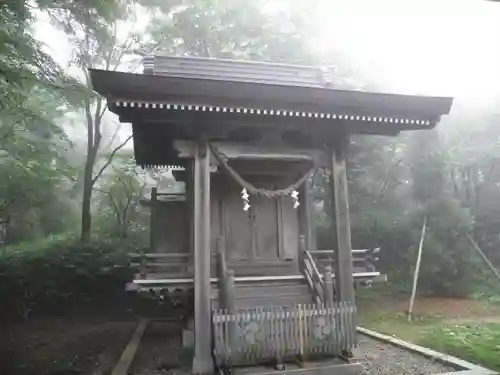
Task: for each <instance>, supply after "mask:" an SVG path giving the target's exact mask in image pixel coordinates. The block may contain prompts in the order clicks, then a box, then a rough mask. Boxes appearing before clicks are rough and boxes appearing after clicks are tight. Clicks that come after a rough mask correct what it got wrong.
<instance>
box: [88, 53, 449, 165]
mask: <svg viewBox="0 0 500 375" xmlns="http://www.w3.org/2000/svg"><path fill="white" fill-rule="evenodd" d="M90 74H91V79H92V85H93V88H94V90H95V91H97V92H98V93H99V94H101V95H103V96H105V97H107V99H108V107H109V109H110V110H111V111H112V112H114V113H116V114H118V115H119V117H120V121H122V122H132V124H133V131H134V145H135V150H136V158H137V157H138V151H139V154H140V155H142V152H143V151H141V150H138V148H141V149H142V148H143V149H150V151H146V150H144V155H143V156H144V157H142V156H141V158H142V159H144V160H142V161H140V160H137V161H138V163H139V164H163V162H162V163H159V162H158V160H159V159H160V156H158V155H157V156H155V157H152V156H151V155H152V154H151V153H154V152H156V151H152V149H155V148H158V151H157V153H159V152H160V149H161V150H163V153H164V152H165V141H166V140H172V139H192V138H195V137H197V136H199V132H200V131H203V132H204V133H205V135H207V136H208V137H209V138H211V137H212V138H213V137H215V138H217V139H219V140H223V139H228V140H234V139H233V138H234V136H233V130H234V129H235V125H237V126H236V127H240V128H241V127H246V129H245V131H247V133H248V128H262V127H266V128H267V129H272V128H277V127H280V126H281V127H288V128H293V127H295V128H294V129H295V130H296V131H297V132H300V131H302V132H305V133H307V135H311V136H316V137H317V138H319V140H322V139H324V136H325V134H327V133H328V132H330V133H331V134H333V133H335V132H342V133H351V134H355V133H363V134H386V135H395V134H398V133H399V132H400V131H404V130H418V129H430V128H433V127H434V126H435V125H436V124H437V123H438V122H439V120H440V118H441V116H442V115H446V114H448V113H449V111H450V108H451V105H452V102H453V99H452V98H448V97H425V96H415V95H395V94H385V93H372V92H362V91H353V90H339V89H334V88H332V87H331V86H332V84H331V81H332V79H331V78H332V73H331V71H330V70H329V69H324V68H321V67H305V66H294V65H286V64H268V63H255V62H242V61H231V60H215V59H200V58H176V57H164V56H154V57H149V58H146V59H145V60H144V73H143V74H136V73H125V72H116V71H105V70H98V69H91V70H90ZM152 124H154V125H152ZM159 124H161V126H159ZM200 124H203V126H202V127H200V126H201V125H200ZM295 130H294V131H295ZM240 133H241V132H240ZM299 137H300V135H299ZM160 138H162V139H163V141H164V142H163V146H160V143H161V142H160ZM155 142H156V143H157V144H155ZM312 143H314V142H313V141H311V144H312ZM148 153H149V154H151V155H150V156H147V157H146V156H145V155H146V154H148ZM165 158H166V157H163V158H161V159H162V160H163V159H165ZM174 159H175V158H173V157H170V158H169V160H170V162H174V161H176V160H174ZM165 163H167V161H165Z"/></svg>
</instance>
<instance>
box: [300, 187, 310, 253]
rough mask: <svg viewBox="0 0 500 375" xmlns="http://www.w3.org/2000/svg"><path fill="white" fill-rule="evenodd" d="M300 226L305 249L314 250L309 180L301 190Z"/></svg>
mask: <svg viewBox="0 0 500 375" xmlns="http://www.w3.org/2000/svg"><path fill="white" fill-rule="evenodd" d="M299 202H300V206H299V226H300V234H301V235H303V236H304V238H305V248H306V249H307V250H312V249H313V248H312V231H311V213H310V211H311V208H310V199H309V186H308V182H307V180H306V181H304V183H303V184H302V185H301V186H300V188H299Z"/></svg>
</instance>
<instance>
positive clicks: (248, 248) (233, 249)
mask: <svg viewBox="0 0 500 375" xmlns="http://www.w3.org/2000/svg"><path fill="white" fill-rule="evenodd" d="M249 215H250V213H249V212H245V211H243V203H242V201H241V196H240V194H239V192H238V191H235V190H234V189H231V190H230V191H227V194H226V196H225V198H224V221H225V231H224V232H225V238H226V257H227V259H228V260H248V259H252V258H253V250H252V227H251V221H250V220H249Z"/></svg>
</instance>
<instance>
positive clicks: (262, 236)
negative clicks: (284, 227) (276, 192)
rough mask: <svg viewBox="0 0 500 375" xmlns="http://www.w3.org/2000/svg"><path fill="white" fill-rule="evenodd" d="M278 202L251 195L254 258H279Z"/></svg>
mask: <svg viewBox="0 0 500 375" xmlns="http://www.w3.org/2000/svg"><path fill="white" fill-rule="evenodd" d="M277 207H278V202H277V200H275V199H269V198H266V197H262V196H256V197H252V209H251V221H252V223H251V224H252V226H253V233H252V236H253V244H252V245H253V253H254V257H255V259H256V260H277V259H279V252H278V250H279V247H278V238H279V237H278V210H277Z"/></svg>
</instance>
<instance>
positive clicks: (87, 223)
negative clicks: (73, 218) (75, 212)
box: [80, 155, 94, 241]
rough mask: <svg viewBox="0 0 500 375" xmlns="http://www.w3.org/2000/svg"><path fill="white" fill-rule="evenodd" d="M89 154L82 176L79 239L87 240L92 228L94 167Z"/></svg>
mask: <svg viewBox="0 0 500 375" xmlns="http://www.w3.org/2000/svg"><path fill="white" fill-rule="evenodd" d="M91 159H92V158H91V155H89V156H88V157H87V161H86V163H85V170H84V177H83V198H82V231H81V237H80V238H81V240H82V241H88V240H90V233H91V230H92V213H91V212H90V209H91V200H92V188H93V186H92V185H93V181H92V172H93V169H94V168H93V167H94V162H93V160H91Z"/></svg>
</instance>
